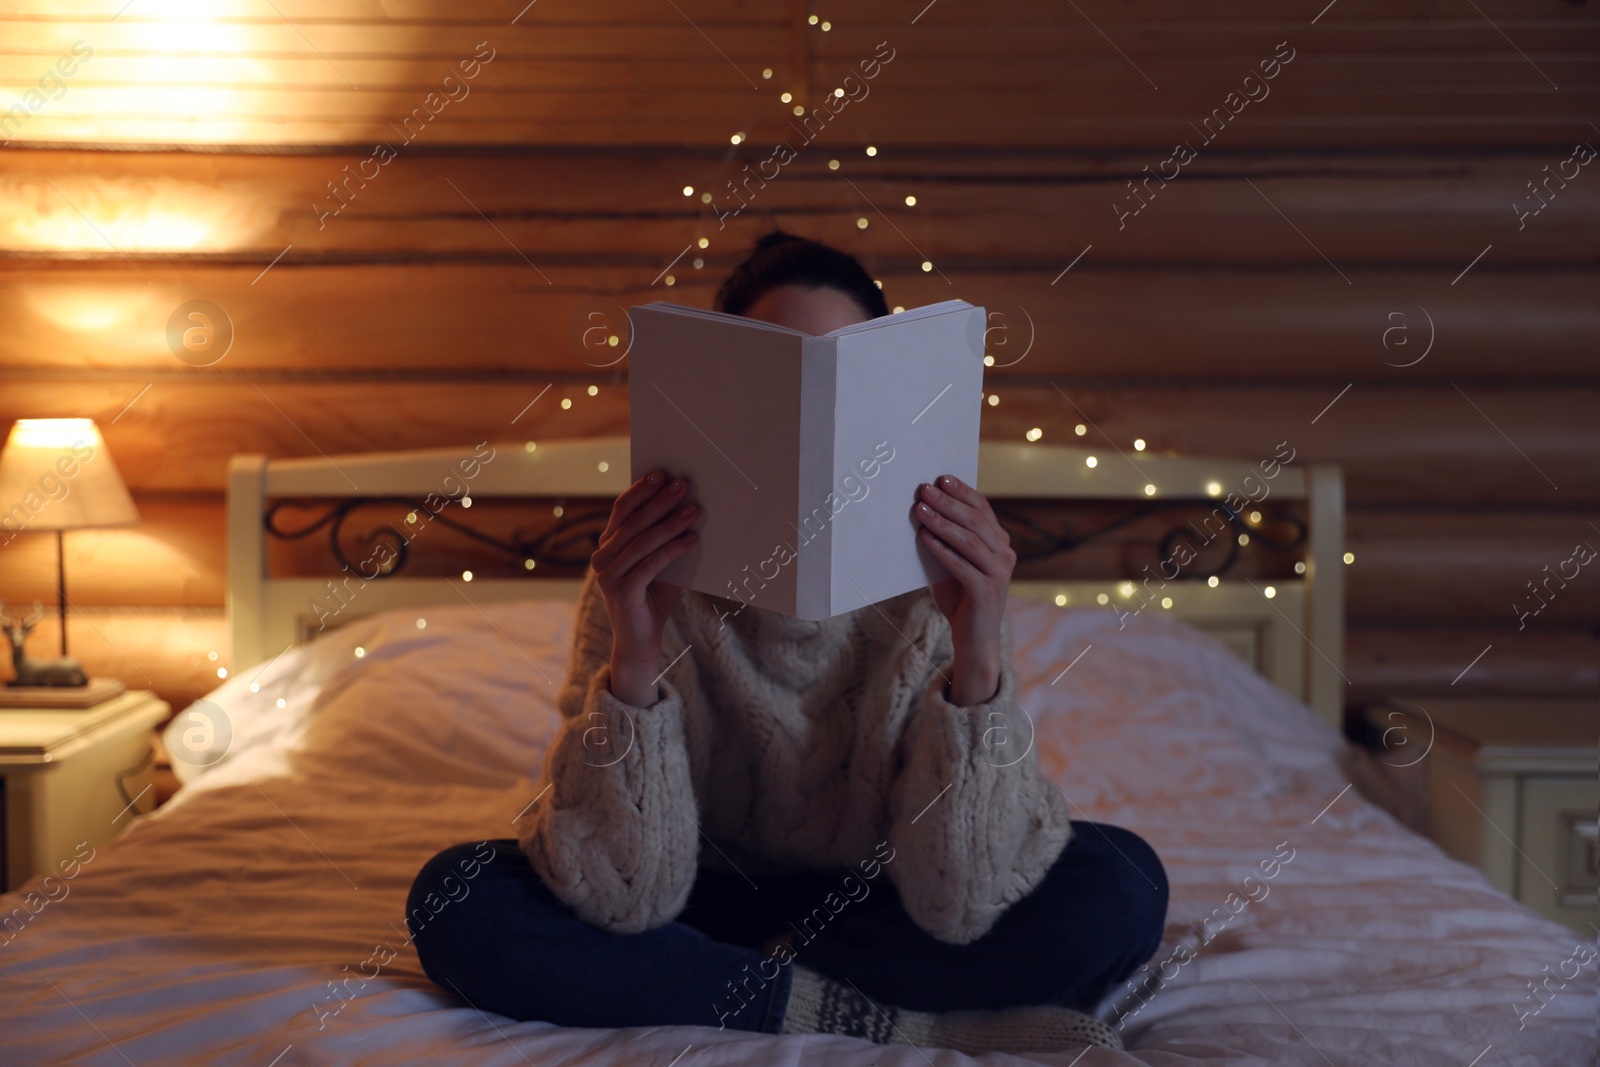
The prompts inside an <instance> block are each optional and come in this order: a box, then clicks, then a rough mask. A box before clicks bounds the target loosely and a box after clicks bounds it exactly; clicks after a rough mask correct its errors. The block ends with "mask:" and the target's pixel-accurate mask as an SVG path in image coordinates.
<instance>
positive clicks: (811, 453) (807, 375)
mask: <svg viewBox="0 0 1600 1067" xmlns="http://www.w3.org/2000/svg"><path fill="white" fill-rule="evenodd" d="M838 396H839V345H838V342H837V341H836V340H834V339H833V338H831V337H808V338H806V339H805V342H804V347H803V349H802V351H801V356H800V480H799V487H800V492H799V499H798V500H797V501H796V517H795V522H794V528H795V551H796V557H797V558H796V560H795V615H796V616H797V617H798V618H802V619H812V620H820V619H827V618H830V617H832V615H833V614H834V612H833V515H834V500H833V496H834V490H833V468H834V438H835V434H834V429H835V421H836V415H837V412H838Z"/></svg>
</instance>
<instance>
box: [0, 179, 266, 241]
mask: <svg viewBox="0 0 1600 1067" xmlns="http://www.w3.org/2000/svg"><path fill="white" fill-rule="evenodd" d="M248 193H249V191H248V190H241V189H230V190H227V191H220V190H218V189H216V188H213V187H211V186H205V185H198V184H195V183H192V182H182V181H174V180H171V179H166V178H162V179H158V180H143V179H133V178H100V177H94V176H89V175H82V176H78V175H56V176H53V177H51V178H50V179H49V180H48V181H46V180H45V179H44V177H43V176H42V175H29V174H23V175H13V176H11V177H9V178H7V179H5V180H3V181H0V240H3V241H4V243H5V244H6V245H7V246H8V247H11V248H26V249H41V250H50V251H88V252H97V253H110V252H113V251H116V252H122V253H128V252H183V251H194V250H209V249H227V248H238V247H240V246H241V245H243V246H248V245H250V244H252V243H253V242H254V240H255V239H256V238H257V237H259V236H260V235H261V234H262V233H264V232H266V231H267V230H269V229H271V228H272V226H273V225H275V224H276V222H277V217H276V215H277V212H276V211H275V210H273V209H272V208H271V206H269V204H268V202H267V200H266V198H264V197H260V196H251V195H248Z"/></svg>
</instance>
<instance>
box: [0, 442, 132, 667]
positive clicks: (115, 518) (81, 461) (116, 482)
mask: <svg viewBox="0 0 1600 1067" xmlns="http://www.w3.org/2000/svg"><path fill="white" fill-rule="evenodd" d="M138 521H139V512H138V510H137V509H135V508H134V506H133V498H132V497H130V496H129V495H128V487H127V486H126V485H124V484H123V481H122V475H121V474H119V473H118V472H117V467H116V464H114V463H112V462H111V454H110V453H109V452H108V451H107V450H106V443H105V440H104V439H103V438H102V437H101V436H100V431H99V429H97V428H96V427H95V424H94V420H92V419H18V420H17V421H16V422H15V423H14V424H13V425H12V427H11V434H10V436H9V437H8V438H7V439H6V444H5V448H4V449H3V450H0V548H3V547H4V546H6V545H8V544H10V543H11V542H12V541H13V540H14V539H15V538H16V536H17V535H18V534H20V533H34V532H44V531H50V530H53V531H55V535H56V606H57V610H58V611H59V613H60V621H61V659H60V660H56V661H53V662H48V663H39V662H37V661H30V662H29V663H28V666H30V667H31V668H34V672H33V673H34V674H35V675H36V676H37V678H36V680H34V681H31V682H30V681H28V680H25V679H24V678H23V677H21V673H22V666H23V660H24V657H22V655H21V653H20V652H17V653H16V654H15V659H16V662H17V664H18V668H19V677H18V678H17V679H16V680H15V681H13V682H12V683H11V685H12V686H13V687H15V686H17V685H18V684H19V683H20V684H21V685H22V686H24V687H34V686H37V687H38V688H39V689H47V688H65V687H76V688H80V689H81V688H82V687H83V686H84V685H85V684H86V683H85V680H84V679H83V674H82V671H81V670H80V669H78V668H77V665H76V664H75V663H73V662H72V661H71V660H70V659H68V657H67V576H66V553H65V551H64V548H65V543H64V535H65V533H66V531H68V530H82V529H89V528H100V527H109V526H132V525H134V524H135V523H137V522H138ZM33 621H37V618H35V619H34V620H33ZM8 622H10V620H8ZM11 625H13V626H17V625H20V626H22V628H23V634H25V633H26V630H27V628H29V626H31V623H20V624H18V623H11ZM13 640H14V641H18V647H20V636H18V637H13ZM68 679H70V680H68ZM103 681H109V680H105V679H96V682H103ZM116 689H117V690H118V691H120V689H121V686H120V684H118V685H116ZM37 691H38V690H37V689H36V690H35V692H37ZM63 696H65V694H63Z"/></svg>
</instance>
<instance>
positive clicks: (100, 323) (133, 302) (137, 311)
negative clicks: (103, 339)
mask: <svg viewBox="0 0 1600 1067" xmlns="http://www.w3.org/2000/svg"><path fill="white" fill-rule="evenodd" d="M133 280H134V283H135V285H136V286H137V287H136V288H135V287H131V286H124V287H121V288H114V287H111V286H89V287H82V286H75V285H74V286H61V285H50V284H42V283H41V284H33V285H29V286H27V287H26V288H25V289H24V294H25V296H26V299H27V302H28V306H29V307H30V308H31V309H32V310H33V312H34V313H35V314H37V315H38V316H39V317H40V318H42V319H44V320H45V321H46V322H49V323H50V324H52V325H54V326H57V327H59V328H61V329H63V330H110V329H126V328H128V327H132V326H135V325H138V324H139V323H141V322H143V321H145V320H147V319H149V320H150V321H154V322H156V323H157V325H158V326H159V325H160V317H159V314H158V305H159V301H157V300H156V295H157V294H155V293H152V292H151V291H150V287H149V286H147V285H144V284H142V283H139V279H138V278H137V277H135V278H134V279H133ZM152 314H155V315H156V318H154V319H152V318H151V315H152ZM158 332H159V331H158ZM152 338H153V340H152V343H153V344H158V345H159V343H160V341H159V338H158V337H157V336H156V334H152Z"/></svg>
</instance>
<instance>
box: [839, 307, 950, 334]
mask: <svg viewBox="0 0 1600 1067" xmlns="http://www.w3.org/2000/svg"><path fill="white" fill-rule="evenodd" d="M971 307H972V305H971V304H969V303H967V302H966V301H965V300H941V301H939V302H938V303H937V304H924V305H923V306H922V307H919V308H912V309H910V310H909V311H902V312H900V313H898V314H895V315H880V316H878V317H877V318H875V319H868V320H867V321H866V322H857V323H854V324H853V325H850V326H841V327H839V328H838V329H837V330H834V331H833V332H832V333H830V334H828V336H829V337H844V336H847V335H849V334H854V333H863V332H865V331H867V330H881V329H883V328H884V327H887V326H894V325H895V324H897V323H906V322H917V321H918V320H921V319H926V318H931V317H933V316H934V315H948V314H950V313H951V312H952V311H965V310H967V309H969V308H971Z"/></svg>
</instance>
